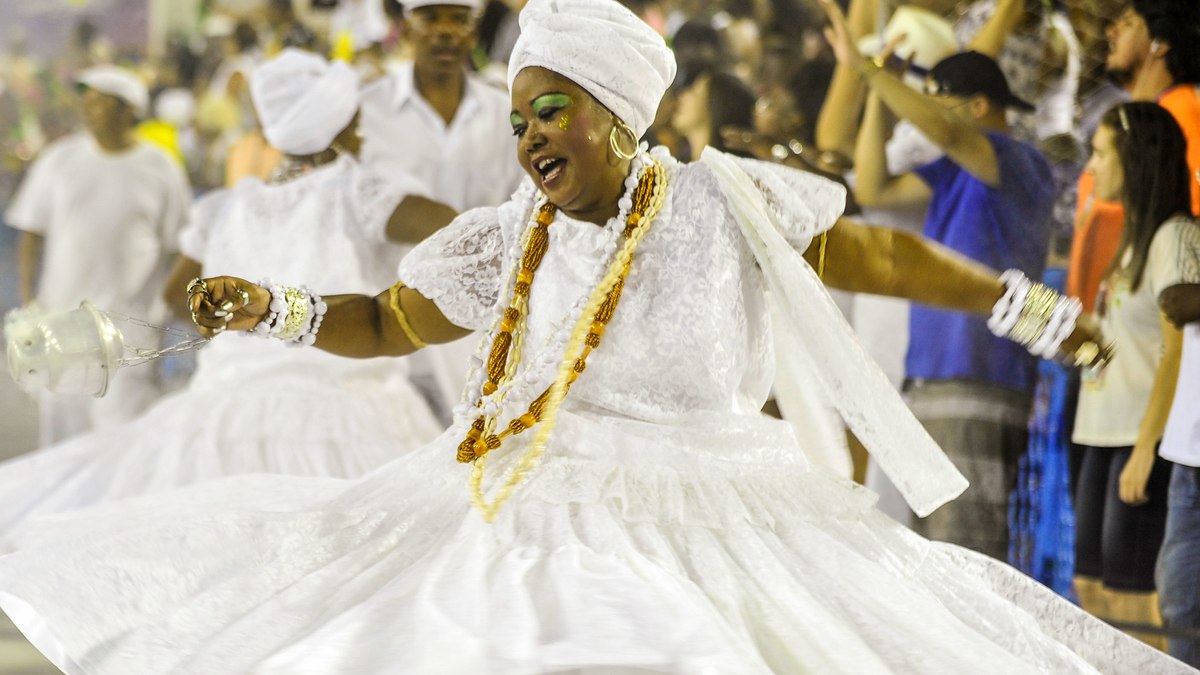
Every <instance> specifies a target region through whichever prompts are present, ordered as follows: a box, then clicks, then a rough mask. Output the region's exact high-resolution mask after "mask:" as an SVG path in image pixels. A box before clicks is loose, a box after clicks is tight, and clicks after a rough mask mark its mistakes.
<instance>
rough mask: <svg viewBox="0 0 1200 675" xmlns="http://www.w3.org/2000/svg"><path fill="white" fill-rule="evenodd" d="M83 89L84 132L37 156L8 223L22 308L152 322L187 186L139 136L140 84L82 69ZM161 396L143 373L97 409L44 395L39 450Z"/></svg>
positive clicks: (115, 73)
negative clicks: (13, 232) (15, 236)
mask: <svg viewBox="0 0 1200 675" xmlns="http://www.w3.org/2000/svg"><path fill="white" fill-rule="evenodd" d="M78 84H79V86H80V88H81V90H82V96H83V119H84V125H85V127H86V132H78V133H75V134H71V135H69V136H67V137H65V138H63V139H61V140H59V141H57V142H55V143H54V144H52V145H50V146H48V147H47V148H46V149H45V150H44V151H43V152H42V154H41V155H40V156H39V157H38V158H37V160H36V161H34V163H33V164H32V166H31V167H30V169H29V173H28V175H27V176H26V178H25V180H24V181H23V183H22V184H21V186H20V188H19V189H18V191H17V194H16V196H15V197H14V199H13V203H12V206H11V208H10V209H9V211H8V213H7V214H6V215H7V218H8V222H9V224H11V225H12V226H13V227H15V228H17V229H19V230H22V231H23V233H22V235H21V243H20V247H19V256H20V258H19V267H20V270H19V271H20V281H21V295H22V301H23V302H25V303H28V302H31V301H33V300H35V299H36V300H37V302H38V303H39V304H40V305H41V306H42V307H43V308H44V309H46V310H50V311H64V310H69V309H73V308H75V307H77V306H79V303H80V302H82V301H84V300H88V301H90V302H91V303H92V304H94V305H95V306H96V307H98V308H100V309H102V310H108V311H112V312H118V313H121V314H125V315H129V316H134V317H138V318H142V319H151V320H153V319H154V318H156V317H155V316H154V315H153V313H154V311H155V310H158V309H160V308H159V307H157V306H156V298H157V297H158V293H159V290H160V287H161V284H162V283H163V281H164V279H165V271H166V263H167V254H168V253H170V252H172V251H174V250H175V236H176V233H177V232H178V231H179V229H180V228H181V227H182V225H183V223H184V220H185V218H186V217H187V209H188V205H189V203H190V200H191V194H190V190H189V188H188V183H187V178H186V177H185V176H184V174H183V171H182V170H181V169H180V167H179V166H178V165H177V164H176V163H175V162H173V161H172V160H171V159H170V158H169V157H168V156H167V155H166V154H164V153H163V152H162V151H160V150H159V149H157V148H155V147H153V146H151V145H148V144H143V143H140V142H139V141H138V140H137V139H136V138H135V136H134V125H135V124H136V122H137V119H138V117H139V116H141V115H143V114H145V111H146V106H147V103H148V99H149V96H148V93H147V91H146V86H145V85H144V84H142V82H141V81H140V80H139V79H138V78H137V77H136V76H135V75H133V74H132V73H130V72H128V71H126V70H124V69H121V68H117V67H115V66H96V67H94V68H89V69H87V70H85V71H83V72H82V73H81V74H80V75H79V79H78ZM39 269H40V275H39V274H38V270H39ZM35 278H36V282H35ZM120 327H121V328H122V331H123V332H124V333H125V336H126V342H127V343H129V344H132V345H135V346H139V347H155V346H156V344H155V341H156V339H157V335H155V333H154V332H153V331H148V330H145V331H139V330H138V329H137V328H136V327H132V326H125V325H121V326H120ZM156 393H157V392H156V387H155V377H154V370H153V369H152V368H149V367H145V366H143V367H138V368H129V369H125V370H122V371H121V373H120V374H119V376H117V377H114V378H113V381H112V382H111V383H110V386H109V388H108V391H107V393H106V394H105V397H104V398H101V399H91V398H89V397H86V396H67V395H46V396H44V397H43V398H42V401H41V443H42V445H48V444H51V443H54V442H57V441H59V440H62V439H64V438H67V437H69V436H72V435H75V434H77V433H81V432H83V431H87V430H88V429H90V428H94V427H96V426H103V425H104V424H105V423H109V422H119V421H122V420H125V419H129V418H131V417H133V416H135V415H137V414H138V413H140V412H141V411H142V410H143V409H145V407H146V406H148V405H149V403H150V402H151V401H152V400H153V398H154V396H155V395H156Z"/></svg>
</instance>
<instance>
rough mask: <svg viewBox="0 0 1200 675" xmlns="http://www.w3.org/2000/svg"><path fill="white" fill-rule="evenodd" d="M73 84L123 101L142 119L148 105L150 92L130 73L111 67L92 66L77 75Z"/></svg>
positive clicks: (123, 69)
mask: <svg viewBox="0 0 1200 675" xmlns="http://www.w3.org/2000/svg"><path fill="white" fill-rule="evenodd" d="M75 82H76V83H78V84H80V85H83V86H85V87H87V88H88V89H95V90H96V91H98V92H100V93H101V94H108V95H109V96H115V97H116V98H119V99H121V100H122V101H124V102H125V103H126V104H127V105H128V106H129V107H130V108H132V109H133V114H135V115H137V116H138V117H142V116H143V115H145V114H146V108H147V106H149V104H150V91H149V90H148V89H147V88H146V83H144V82H142V80H141V78H139V77H138V76H137V75H134V74H133V72H132V71H130V70H127V69H125V68H120V67H118V66H113V65H107V64H105V65H100V66H92V67H91V68H87V69H85V70H84V71H83V72H81V73H79V76H78V77H76V78H75Z"/></svg>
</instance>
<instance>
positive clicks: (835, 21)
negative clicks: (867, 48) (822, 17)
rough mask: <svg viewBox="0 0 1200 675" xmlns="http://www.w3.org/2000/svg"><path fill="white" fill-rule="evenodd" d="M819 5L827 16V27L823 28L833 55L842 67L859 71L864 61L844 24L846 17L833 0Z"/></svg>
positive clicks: (823, 1)
mask: <svg viewBox="0 0 1200 675" xmlns="http://www.w3.org/2000/svg"><path fill="white" fill-rule="evenodd" d="M820 4H821V7H822V8H823V9H824V10H825V14H827V15H828V16H829V25H828V26H826V27H825V39H826V40H828V41H829V46H830V47H831V48H832V49H833V55H834V56H835V57H837V61H838V63H840V64H842V65H843V66H846V67H848V68H850V69H852V70H855V71H858V70H860V69H861V66H860V64H861V63H862V62H863V61H864V60H865V59H863V55H862V52H860V51H858V45H856V44H855V43H854V36H853V35H851V33H850V26H849V25H847V23H846V15H845V14H844V13H843V12H842V8H841V7H838V5H837V3H835V2H834V1H833V0H820Z"/></svg>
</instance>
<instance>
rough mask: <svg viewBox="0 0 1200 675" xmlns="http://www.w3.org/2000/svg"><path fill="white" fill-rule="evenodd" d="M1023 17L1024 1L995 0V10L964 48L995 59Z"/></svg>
mask: <svg viewBox="0 0 1200 675" xmlns="http://www.w3.org/2000/svg"><path fill="white" fill-rule="evenodd" d="M1023 16H1025V0H997V2H996V9H995V11H993V12H992V15H991V16H990V17H988V20H987V21H986V22H984V24H983V26H982V27H981V28H980V29H979V32H978V33H976V34H975V36H974V37H972V38H971V41H970V42H968V43H967V46H966V48H967V49H969V50H971V51H976V52H979V53H981V54H987V55H988V56H990V57H992V58H993V59H994V58H997V57H999V56H1000V51H1001V50H1002V49H1004V42H1005V40H1007V39H1008V36H1009V34H1010V33H1012V32H1013V29H1015V28H1016V27H1017V25H1018V24H1020V23H1021V18H1022V17H1023Z"/></svg>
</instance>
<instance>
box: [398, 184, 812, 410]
mask: <svg viewBox="0 0 1200 675" xmlns="http://www.w3.org/2000/svg"><path fill="white" fill-rule="evenodd" d="M667 161H668V167H669V168H668V175H669V184H668V185H669V187H668V191H669V194H668V198H667V201H666V204H665V205H664V207H663V210H662V212H661V213H660V214H659V216H658V218H656V219H655V221H654V223H653V224H652V226H651V229H650V231H649V232H648V233H647V235H646V238H645V239H644V240H643V241H642V243H641V244H640V245H639V247H638V249H637V252H636V254H635V256H634V264H633V268H632V269H631V272H630V275H629V278H628V279H627V281H626V285H625V290H624V292H623V294H622V296H621V303H620V305H619V306H618V308H617V311H616V314H615V316H614V317H613V320H612V322H611V323H610V324H609V327H608V330H606V331H605V336H604V339H603V341H602V343H601V346H600V348H599V349H598V350H597V351H596V352H595V353H594V354H593V355H592V356H591V358H589V360H588V367H587V373H586V375H585V376H583V377H581V378H580V379H579V381H578V382H577V383H576V385H575V386H574V387H573V388H572V390H571V394H570V396H569V397H568V399H567V405H569V406H571V407H575V408H578V407H580V406H592V407H597V408H600V409H603V410H604V411H606V412H609V413H616V414H619V415H623V416H628V417H632V418H635V419H641V420H646V421H654V422H669V421H670V420H672V419H674V418H677V417H679V416H680V415H682V414H685V413H689V412H693V411H713V412H722V413H730V412H732V413H740V414H745V413H757V411H758V410H759V409H760V408H761V407H762V404H763V402H764V401H765V400H766V397H767V394H768V392H769V390H770V385H771V379H772V375H773V371H774V355H773V352H772V345H771V340H770V330H769V328H770V324H769V317H768V315H767V311H766V306H765V301H764V297H763V282H762V279H761V277H760V275H758V274H757V273H756V268H755V266H754V257H753V255H752V254H751V252H750V251H749V249H748V248H747V247H746V245H745V243H744V241H743V236H742V234H741V233H740V232H739V230H738V227H737V224H736V223H735V222H734V221H733V219H732V216H731V215H730V214H729V211H728V208H727V206H726V204H725V198H724V196H723V194H722V192H721V190H720V187H719V186H718V184H717V182H716V180H715V179H714V177H713V175H712V173H711V172H710V171H709V169H708V168H707V167H705V166H704V165H701V164H691V165H679V164H677V163H674V162H673V161H670V160H667ZM532 199H533V192H532V185H531V184H530V183H529V182H528V181H527V182H526V183H525V184H524V185H523V186H522V188H521V189H520V190H518V192H517V194H516V195H515V196H514V197H513V199H512V200H510V201H509V202H508V203H506V204H504V205H502V206H500V207H499V208H495V209H476V210H474V211H470V212H468V213H466V214H463V216H461V217H460V218H459V219H458V220H457V221H456V222H455V223H453V224H452V225H451V226H450V227H448V228H446V229H445V230H443V231H442V232H440V233H439V234H437V235H435V236H434V237H433V238H432V239H430V240H429V241H427V242H426V243H425V244H423V245H422V246H420V247H418V248H417V249H416V250H414V251H413V253H412V254H411V255H410V256H408V258H406V259H405V261H404V262H403V263H402V265H401V268H400V277H401V279H402V280H403V281H404V282H405V283H406V284H407V285H409V286H410V287H412V288H414V289H416V290H418V291H420V292H421V293H422V294H424V295H426V296H427V297H429V298H430V299H432V300H434V301H435V302H436V303H437V304H438V306H439V308H441V309H442V311H443V312H444V313H445V314H446V316H447V317H449V318H450V319H451V320H452V321H454V322H456V323H459V324H460V325H463V326H466V327H469V328H475V329H487V328H490V327H491V324H492V322H493V320H494V319H495V317H496V310H495V308H496V304H497V301H498V298H501V297H504V296H505V295H506V293H507V292H508V289H506V288H505V289H502V288H501V285H502V284H504V283H505V282H506V279H507V272H508V269H509V266H510V265H511V264H512V260H511V258H510V255H511V254H510V251H511V249H512V245H513V243H514V242H515V241H516V240H517V239H518V238H519V237H520V236H521V233H522V232H523V231H524V228H525V226H526V223H527V220H528V215H529V210H530V208H532V203H533V202H532ZM616 240H617V235H616V234H614V233H613V231H612V229H609V228H601V227H597V226H596V225H594V224H591V223H586V222H580V221H576V220H573V219H571V218H569V217H568V216H566V215H564V214H563V213H561V212H560V213H559V214H558V215H557V217H556V219H555V221H554V223H553V225H551V226H550V247H549V251H548V252H547V254H546V256H545V259H544V260H543V262H542V265H541V267H540V269H539V270H538V272H537V276H536V278H535V280H534V283H533V287H532V291H531V293H530V303H529V304H530V318H529V322H528V329H527V330H528V332H527V337H526V343H525V344H526V350H525V352H524V356H523V357H522V361H521V364H522V369H521V370H520V371H519V373H518V375H519V376H523V375H524V374H527V373H529V372H531V371H534V370H536V366H535V365H534V364H536V363H537V362H538V360H539V358H540V359H552V362H553V363H554V364H557V362H558V360H559V359H560V358H561V357H562V354H561V353H560V350H561V345H560V344H558V343H556V342H555V341H554V340H552V337H553V336H554V335H555V333H556V332H557V330H558V328H559V326H561V325H562V324H563V322H573V321H574V319H575V313H574V310H573V307H574V306H575V303H576V302H577V301H579V299H580V298H585V297H587V296H588V295H589V294H590V293H591V292H592V290H593V289H594V288H595V285H596V283H597V281H598V276H597V275H596V270H597V263H598V262H600V261H602V260H603V261H605V262H606V261H607V260H608V259H609V256H610V252H611V251H612V250H613V248H614V247H615V246H616V244H617V241H616ZM797 240H798V241H799V240H804V241H805V242H807V238H806V237H804V236H802V235H800V234H799V233H797ZM548 343H549V347H550V349H552V350H553V351H552V352H550V351H547V347H548ZM543 370H545V369H543ZM545 374H546V375H549V372H548V371H547V372H546V373H545ZM548 384H549V378H548V377H546V378H545V379H540V380H539V382H538V383H537V384H536V385H535V386H533V387H530V388H529V389H530V390H531V391H532V392H533V394H534V395H536V394H537V393H540V392H541V391H542V390H543V389H544V387H545V386H546V385H548ZM528 402H529V398H528V397H526V398H525V400H523V401H520V404H519V406H518V405H514V406H512V407H511V409H508V410H506V415H505V417H507V416H508V415H511V414H519V413H520V412H523V409H524V406H525V405H527V404H528ZM518 407H519V408H520V409H518Z"/></svg>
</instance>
